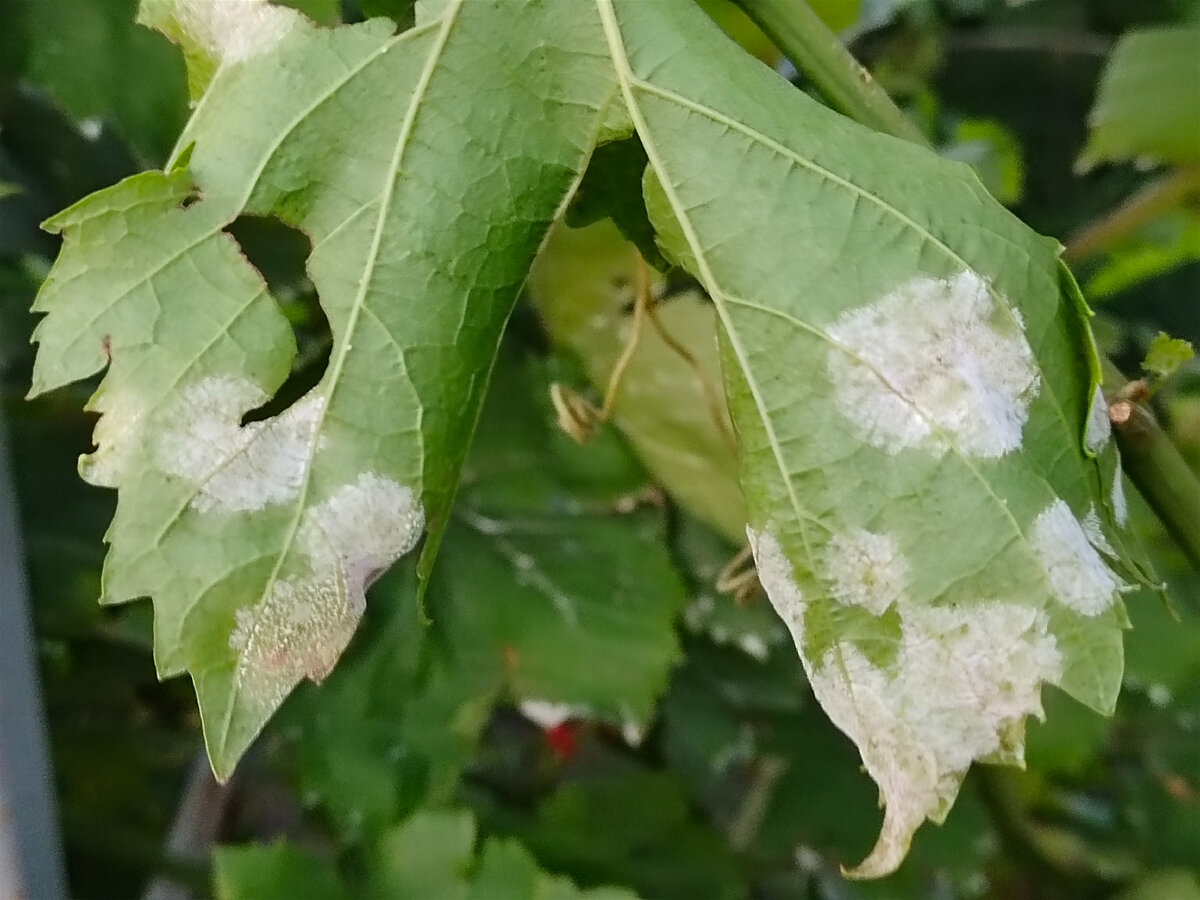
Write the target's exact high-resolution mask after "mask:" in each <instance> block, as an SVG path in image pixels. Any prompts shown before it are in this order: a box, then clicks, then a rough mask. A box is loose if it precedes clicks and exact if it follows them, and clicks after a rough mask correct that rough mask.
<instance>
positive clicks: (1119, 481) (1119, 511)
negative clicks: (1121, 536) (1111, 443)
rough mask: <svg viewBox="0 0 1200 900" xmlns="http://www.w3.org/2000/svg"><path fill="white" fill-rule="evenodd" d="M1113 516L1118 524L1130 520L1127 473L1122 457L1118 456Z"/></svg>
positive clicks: (1113, 486)
mask: <svg viewBox="0 0 1200 900" xmlns="http://www.w3.org/2000/svg"><path fill="white" fill-rule="evenodd" d="M1109 499H1110V500H1111V501H1112V510H1113V516H1114V517H1115V518H1116V520H1117V524H1118V525H1124V524H1125V523H1126V522H1127V521H1129V503H1128V502H1127V501H1126V500H1125V473H1124V472H1122V470H1121V458H1120V457H1117V469H1116V471H1115V472H1113V483H1112V495H1111V497H1110V498H1109Z"/></svg>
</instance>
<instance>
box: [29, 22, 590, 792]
mask: <svg viewBox="0 0 1200 900" xmlns="http://www.w3.org/2000/svg"><path fill="white" fill-rule="evenodd" d="M217 6H218V5H216V4H207V3H201V4H198V5H197V4H194V3H188V2H184V0H179V2H178V3H170V2H165V0H163V2H158V3H154V2H151V3H148V4H147V6H146V8H145V10H144V13H145V14H146V15H152V16H155V17H158V18H156V19H155V20H156V21H158V22H159V23H160V24H162V23H163V21H164V18H163V17H169V18H171V27H170V28H169V29H168V30H169V31H170V32H171V33H172V34H174V35H176V36H177V37H179V38H180V39H181V40H183V41H184V43H185V46H186V47H188V48H190V53H191V57H192V59H191V62H192V65H193V74H194V75H195V74H196V73H197V72H199V71H201V70H200V69H197V68H196V66H199V65H202V64H203V65H207V66H208V69H207V70H206V71H207V73H208V74H206V75H204V76H203V77H201V78H199V80H198V82H197V83H207V89H206V91H205V94H204V96H203V98H202V100H201V102H200V104H199V105H198V107H197V110H196V113H195V115H194V116H193V118H192V120H191V122H190V123H189V125H188V127H187V129H186V130H185V132H184V135H183V136H182V138H181V139H180V146H181V147H186V148H189V149H188V151H187V152H185V153H184V154H182V155H181V158H180V159H178V160H177V164H176V166H175V167H174V168H173V169H172V170H171V171H169V172H167V173H157V172H149V173H144V174H142V175H138V176H134V177H133V178H130V179H127V180H126V181H124V182H121V183H120V184H118V185H116V186H115V187H113V188H110V189H108V190H106V191H102V192H100V193H97V194H94V195H92V196H91V197H89V198H87V199H85V200H84V201H82V202H80V203H79V204H77V205H76V206H74V207H72V208H71V209H69V210H67V211H66V212H64V213H62V214H60V215H58V216H56V217H55V218H53V219H52V220H50V222H48V223H47V227H49V228H51V229H53V230H56V231H61V232H62V233H63V236H64V250H63V253H62V255H61V256H60V258H59V260H58V261H57V263H56V265H55V268H54V270H53V271H52V273H51V275H50V277H49V278H48V279H47V282H46V284H45V286H44V287H43V290H42V292H41V294H40V296H39V299H38V301H37V303H36V309H37V310H38V311H43V312H47V313H48V316H47V317H46V318H45V319H44V320H43V321H42V322H41V323H40V325H39V327H38V330H37V334H36V338H37V340H38V341H39V343H40V348H39V353H38V359H37V365H36V370H35V374H34V382H33V393H34V394H35V395H36V394H38V393H41V392H43V391H46V390H50V389H52V388H54V387H57V386H59V385H62V384H65V383H68V382H71V381H74V380H78V379H81V378H85V377H87V376H89V375H91V374H92V373H94V372H96V371H98V370H100V369H101V368H103V367H104V366H105V365H106V364H107V365H108V372H107V374H106V376H105V378H104V381H103V383H102V384H101V387H100V390H99V391H98V393H97V395H96V396H95V398H94V399H93V402H92V407H93V408H94V409H96V410H97V411H100V412H102V413H103V416H102V418H101V419H100V422H99V425H98V426H97V432H96V441H97V444H98V449H97V451H96V452H95V453H94V454H92V455H91V456H89V457H87V458H85V460H84V461H83V462H82V469H83V472H84V474H85V477H87V478H88V479H89V480H91V481H93V482H94V483H97V484H102V485H107V486H114V487H119V488H120V500H119V503H118V508H117V513H116V516H115V518H114V521H113V524H112V526H111V528H110V530H109V533H108V540H109V541H110V544H111V549H110V552H109V556H108V559H107V561H106V565H105V580H104V596H103V600H104V601H105V602H119V601H123V600H128V599H133V598H136V597H141V596H146V595H150V596H152V597H153V598H154V601H155V612H156V616H155V643H156V654H155V655H156V661H157V665H158V669H159V673H160V675H162V676H164V677H165V676H168V675H172V674H175V673H178V672H181V671H184V670H188V671H190V672H191V673H192V676H193V679H194V681H195V683H196V689H197V694H198V696H199V699H200V709H201V716H202V718H203V721H204V727H205V736H206V741H207V745H208V749H209V754H210V757H211V759H212V762H213V767H214V771H215V772H216V773H217V774H218V776H219V777H222V778H224V777H227V776H228V774H229V773H230V771H231V770H232V768H233V765H234V763H235V762H236V760H237V758H238V757H239V756H240V755H241V753H242V752H243V750H244V749H245V748H246V746H247V745H248V744H249V742H250V741H251V740H252V739H253V737H254V735H255V734H257V733H258V731H259V730H260V729H261V728H262V726H263V724H264V723H265V722H266V720H267V718H268V717H269V716H270V715H271V714H272V713H273V712H274V710H275V709H276V708H277V707H278V705H279V703H280V702H281V701H282V699H283V697H284V696H286V694H287V693H288V692H289V691H290V690H291V689H292V688H293V687H294V686H295V684H296V683H297V682H298V681H300V680H301V679H302V678H304V677H308V678H312V679H314V680H319V679H320V678H322V677H323V676H324V675H325V674H326V673H327V672H328V671H329V669H330V668H331V667H332V666H333V664H334V662H335V661H336V659H337V657H338V655H339V654H340V653H341V650H342V648H343V647H344V646H345V644H346V642H347V641H348V640H349V638H350V635H351V634H352V633H353V630H354V627H355V624H356V623H357V620H358V618H359V615H360V613H361V610H362V606H363V594H362V591H363V588H364V586H365V584H366V583H367V582H369V580H370V579H371V578H372V577H373V576H374V575H375V574H376V573H377V572H379V571H380V570H382V569H384V568H386V567H387V566H388V565H389V564H390V563H391V562H392V561H393V560H395V559H396V558H397V557H398V556H400V555H402V554H403V553H404V552H406V551H407V550H408V549H410V548H411V546H412V545H413V543H414V542H415V541H416V540H417V538H418V536H419V534H420V530H421V526H422V524H423V523H424V522H428V523H429V526H430V540H429V541H428V542H427V543H428V544H429V545H430V546H429V547H427V552H428V553H432V549H431V548H432V547H436V544H437V541H438V539H439V537H440V534H441V530H442V528H443V527H444V525H445V522H446V521H447V513H448V509H449V504H450V500H451V497H452V495H453V491H454V487H455V482H456V480H457V473H458V469H459V466H460V464H461V460H462V458H463V456H464V454H465V452H466V448H467V444H468V441H469V438H470V435H471V432H472V430H473V428H474V424H475V418H476V416H477V411H478V408H479V404H480V401H481V399H482V396H483V392H484V388H485V386H486V384H487V379H488V373H489V370H490V367H491V362H492V359H493V357H494V355H495V352H496V346H497V343H498V340H499V335H500V331H501V328H502V326H503V324H504V321H505V319H506V318H507V316H508V314H509V311H510V309H511V306H512V302H513V299H514V297H515V295H516V292H517V289H518V287H519V285H520V283H521V281H522V280H523V278H524V277H525V274H526V272H527V270H528V267H529V264H530V262H531V261H532V258H533V255H534V252H535V251H536V249H537V247H538V244H539V243H540V242H541V240H542V238H543V235H544V232H545V230H546V228H547V226H548V223H549V222H550V220H551V219H552V218H553V217H554V215H555V213H556V211H557V209H558V207H559V206H560V205H561V204H562V202H563V198H564V196H566V195H567V194H568V193H569V190H570V187H571V185H572V183H573V180H574V179H575V177H576V172H577V171H578V170H579V169H581V168H582V166H583V162H584V159H585V158H586V155H587V153H588V152H589V150H590V148H591V145H592V142H593V137H594V135H595V134H597V133H598V132H599V130H600V128H601V126H602V124H603V122H604V119H605V110H606V107H607V104H608V100H609V99H610V97H611V95H612V86H611V80H612V75H611V71H610V70H609V68H608V67H607V66H606V65H605V64H604V61H603V58H602V57H601V56H600V55H599V54H598V52H597V51H598V50H599V49H600V48H602V46H603V44H602V36H601V34H600V32H599V27H598V24H596V23H594V22H591V21H589V20H583V21H581V20H580V18H579V16H578V15H575V14H573V13H572V12H571V11H570V10H569V9H567V8H566V7H564V6H561V5H553V4H552V5H550V6H547V7H536V8H530V9H529V10H528V11H527V12H526V13H525V14H523V15H522V16H520V17H514V16H512V15H510V14H509V13H508V12H507V11H505V10H498V9H496V8H494V7H492V6H491V5H489V4H479V3H458V2H454V3H449V4H446V5H445V8H444V9H442V10H441V14H440V17H439V18H435V19H432V20H430V21H428V22H426V23H424V24H423V25H422V26H421V27H418V28H416V29H413V30H411V31H408V32H405V33H403V34H401V35H393V34H391V31H390V25H389V23H388V22H387V21H386V20H374V21H371V22H367V23H364V24H362V25H359V26H353V27H342V28H336V29H320V28H316V27H314V26H312V25H311V24H309V23H308V22H307V20H305V19H304V18H303V17H301V16H300V15H299V14H296V13H293V12H290V11H287V10H284V9H277V8H270V9H268V8H266V7H262V6H261V5H260V4H255V3H251V2H248V0H242V2H238V3H236V4H232V3H231V4H220V9H219V10H218V8H217ZM481 45H486V46H488V47H490V48H491V49H492V51H493V52H490V53H487V54H482V55H481V54H480V53H479V47H480V46H481ZM531 58H536V59H537V60H538V64H537V65H536V66H533V67H532V68H522V69H521V70H520V72H519V73H518V72H517V70H516V69H515V68H514V67H516V66H517V65H518V64H519V63H520V62H521V61H523V60H527V59H531ZM464 71H470V72H471V73H472V78H475V79H478V80H479V81H481V82H482V83H488V84H492V85H494V86H498V87H497V89H496V90H492V91H489V92H488V93H487V96H486V97H484V96H483V95H481V94H478V93H475V92H474V91H473V90H468V91H467V92H466V93H464V85H465V82H463V81H462V77H461V73H462V72H464ZM263 98H270V102H269V103H264V99H263ZM367 102H369V103H370V108H369V114H368V113H367V111H366V107H364V106H363V104H364V103H367ZM546 120H553V121H554V122H555V127H554V128H553V129H551V130H546V129H540V128H538V129H532V128H507V127H504V123H508V122H512V121H528V122H542V121H546ZM189 154H190V159H189V160H188V162H187V168H186V169H184V168H182V165H183V158H184V157H188V156H189ZM246 213H249V214H254V215H275V216H277V217H279V218H280V219H282V220H283V221H284V222H286V223H287V224H289V225H292V226H294V227H296V228H300V229H302V230H303V231H304V232H305V233H306V234H307V235H308V236H309V237H310V239H311V240H312V243H313V246H314V248H315V251H314V252H313V254H312V255H311V256H310V258H309V261H308V269H309V274H310V276H311V278H312V281H313V283H314V285H315V286H316V289H317V291H318V292H319V294H320V299H321V303H322V306H323V307H324V309H325V312H326V314H327V316H328V318H329V321H330V323H331V326H332V330H333V334H334V346H333V350H332V354H331V357H330V361H329V366H328V369H327V371H326V373H325V375H324V377H323V378H322V380H321V382H320V383H319V384H318V385H317V387H316V388H314V389H313V390H312V391H311V392H309V394H307V395H306V396H305V397H304V398H302V399H301V400H300V401H299V402H297V403H296V404H294V405H293V406H291V407H290V408H289V409H287V410H286V411H285V412H283V413H282V414H280V415H278V416H276V417H274V418H272V419H270V420H268V421H265V422H256V423H253V424H250V425H246V426H242V425H241V424H240V423H241V422H242V419H243V417H244V416H245V415H246V413H247V412H249V411H250V410H252V409H253V408H255V407H257V406H259V405H260V404H262V403H263V402H264V401H266V400H267V399H268V398H269V397H270V396H271V395H272V394H273V393H274V392H275V390H276V389H277V388H278V387H279V385H280V384H281V383H282V382H283V380H284V378H285V376H286V374H287V372H288V369H289V367H290V364H291V360H292V356H293V354H294V345H293V338H292V335H291V332H290V328H289V326H288V324H287V322H286V321H285V320H284V318H283V316H282V315H281V314H280V312H279V310H278V308H277V306H276V304H275V302H274V301H273V300H272V298H271V297H270V296H269V295H268V294H267V292H266V290H265V288H264V285H263V283H262V280H261V278H260V277H259V275H258V273H257V272H255V271H254V269H253V268H251V267H250V266H249V265H248V264H247V262H246V260H245V259H244V258H243V257H242V256H241V255H240V254H239V253H238V248H237V247H236V245H235V244H234V243H233V241H232V240H231V239H230V237H229V235H228V234H227V233H226V232H225V231H224V229H225V228H226V227H227V226H228V225H229V224H230V223H231V222H232V221H233V220H234V219H235V218H236V217H237V216H239V215H242V214H246ZM110 360H111V362H110Z"/></svg>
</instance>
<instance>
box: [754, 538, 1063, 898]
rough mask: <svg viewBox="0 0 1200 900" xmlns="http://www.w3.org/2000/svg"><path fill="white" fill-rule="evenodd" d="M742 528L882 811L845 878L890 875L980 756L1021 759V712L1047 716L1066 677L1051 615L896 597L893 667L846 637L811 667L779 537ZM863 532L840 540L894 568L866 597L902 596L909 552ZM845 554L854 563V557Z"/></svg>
mask: <svg viewBox="0 0 1200 900" xmlns="http://www.w3.org/2000/svg"><path fill="white" fill-rule="evenodd" d="M747 534H748V536H749V538H750V545H751V547H752V548H753V550H754V554H755V561H756V563H757V565H758V572H759V580H760V581H761V582H762V584H763V587H764V588H765V589H766V592H767V596H768V598H769V599H770V601H771V603H772V605H773V606H774V607H775V609H776V610H777V611H778V612H779V615H780V616H781V617H782V618H783V620H784V622H785V623H786V624H787V626H788V629H789V631H791V634H792V638H793V640H794V641H795V644H796V649H797V650H798V651H799V652H800V658H801V661H802V662H803V664H804V668H805V671H806V672H807V673H808V676H809V681H810V683H811V685H812V689H813V693H814V694H815V695H816V698H817V700H818V701H819V702H820V703H821V706H822V707H823V708H824V709H825V711H826V712H827V713H828V714H829V717H830V719H831V720H832V721H833V722H834V724H835V725H837V726H838V728H840V729H841V730H842V731H844V732H845V733H846V734H847V735H848V736H849V737H850V738H851V739H852V740H853V741H854V743H855V744H856V745H857V746H858V748H859V752H860V753H861V754H862V759H863V764H864V766H865V767H866V769H867V772H868V773H869V774H870V776H871V777H872V778H873V779H874V781H875V782H876V784H878V785H879V789H880V795H881V798H882V801H883V803H884V804H885V806H886V812H885V815H884V824H883V829H882V831H881V832H880V836H879V840H878V842H877V843H876V846H875V848H874V849H873V850H872V851H871V854H870V856H868V858H867V859H866V860H865V861H864V862H863V863H862V864H861V865H859V866H857V867H856V868H855V869H854V870H853V871H852V872H851V873H850V874H853V875H854V876H856V877H862V878H872V877H878V876H881V875H886V874H888V873H889V872H891V871H893V870H894V869H895V868H896V866H898V865H899V864H900V861H901V860H902V859H903V858H904V855H905V853H907V851H908V846H909V843H910V841H911V840H912V836H913V834H914V832H915V831H916V830H917V828H918V827H919V826H920V825H921V823H922V822H924V821H925V819H926V818H929V819H932V820H934V821H939V822H940V821H941V820H942V818H943V817H944V816H945V814H946V812H947V811H948V810H949V808H950V805H951V804H952V803H953V801H954V798H955V796H956V795H957V793H958V788H959V785H960V784H961V783H962V779H963V777H964V776H965V774H966V772H967V769H968V768H969V767H970V765H971V763H972V762H973V761H974V760H977V759H992V760H994V761H998V762H1018V763H1019V762H1021V761H1022V759H1023V754H1024V721H1025V717H1026V716H1029V715H1036V716H1039V717H1041V715H1042V706H1041V684H1042V682H1050V683H1057V682H1058V681H1059V679H1060V678H1061V676H1062V656H1061V654H1060V653H1059V651H1058V647H1057V642H1056V641H1055V638H1054V636H1053V635H1051V634H1050V632H1049V619H1048V617H1047V616H1046V614H1045V613H1044V612H1042V611H1041V610H1039V609H1037V608H1035V607H1032V606H1024V605H1020V604H1016V603H1005V602H1000V601H997V600H991V599H989V600H983V601H980V602H979V603H974V604H971V605H962V606H917V607H914V606H913V605H912V604H909V603H904V602H899V603H897V604H896V609H897V611H898V612H899V615H900V626H901V638H900V644H899V647H898V648H897V653H896V658H895V661H894V663H892V664H891V665H890V666H889V667H888V668H887V669H886V670H884V669H880V668H879V667H877V666H875V665H874V664H873V663H872V662H871V661H870V660H868V659H867V657H866V656H865V655H864V654H863V652H862V651H861V650H860V649H859V648H858V646H856V645H855V644H854V643H853V642H850V641H842V642H839V643H837V644H836V645H834V646H833V647H832V648H830V649H829V650H828V651H826V653H825V654H824V656H823V657H822V659H821V661H820V663H819V665H816V666H814V665H813V664H812V662H811V660H809V659H808V658H807V657H806V656H805V651H804V628H803V622H804V609H805V605H804V602H803V599H802V597H801V594H800V589H799V587H798V586H797V585H796V582H795V579H794V577H793V575H792V569H791V566H790V564H789V563H788V561H787V558H786V557H785V556H784V554H783V550H782V548H781V546H780V544H779V542H778V540H776V539H775V538H774V537H773V536H772V535H771V534H770V532H769V531H767V530H763V531H761V532H758V533H756V532H754V531H752V530H750V529H747ZM861 534H868V533H867V532H863V533H861ZM861 534H860V535H858V536H857V537H858V540H857V541H855V540H851V541H846V540H845V539H843V540H842V543H843V544H848V545H849V546H851V547H853V548H854V550H853V553H862V552H864V551H869V552H870V553H871V555H872V560H873V561H874V562H875V563H877V564H878V563H881V564H882V565H881V567H880V568H879V570H880V571H882V572H885V573H887V574H886V577H884V578H883V579H881V581H880V582H879V583H880V584H882V585H884V588H883V591H882V593H880V594H877V595H876V596H875V597H872V598H871V600H870V602H871V603H872V604H873V605H875V606H879V602H878V601H879V599H880V598H881V597H884V596H893V597H894V598H895V600H900V599H901V597H900V595H899V594H898V593H896V592H897V591H902V586H903V577H904V572H905V571H906V570H905V568H904V567H903V558H902V557H900V556H899V555H898V554H896V548H895V546H894V543H893V542H892V541H891V540H890V539H888V538H886V537H885V536H881V535H873V536H872V537H873V538H874V540H867V541H864V540H862V539H861ZM879 538H882V540H879ZM831 543H832V541H831ZM827 553H828V551H827ZM838 553H840V554H843V559H842V560H841V561H842V562H845V563H847V564H849V563H850V561H851V558H852V552H849V551H838ZM834 555H835V556H836V555H838V554H834ZM898 586H899V587H898ZM859 587H861V585H859ZM864 605H865V604H864ZM883 608H886V604H884V605H883V607H881V609H883Z"/></svg>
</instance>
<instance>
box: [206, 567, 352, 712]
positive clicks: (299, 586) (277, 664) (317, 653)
mask: <svg viewBox="0 0 1200 900" xmlns="http://www.w3.org/2000/svg"><path fill="white" fill-rule="evenodd" d="M349 599H350V598H345V597H344V596H343V594H342V591H341V590H340V585H339V579H338V577H337V574H336V573H334V572H326V573H324V574H322V575H314V576H311V577H307V578H287V579H282V580H279V581H276V582H275V583H274V584H273V585H272V586H271V590H270V592H269V593H268V594H267V597H266V599H265V600H263V601H262V602H261V603H260V604H259V605H258V606H257V607H255V608H254V609H252V610H251V609H240V610H238V611H237V614H236V627H235V628H234V631H233V633H232V634H231V635H230V637H229V646H230V647H231V648H232V649H234V650H236V651H237V652H238V666H237V681H238V687H239V689H240V691H241V693H242V695H243V696H244V697H245V698H246V700H247V702H248V703H249V705H250V706H251V707H253V708H255V709H259V710H263V711H267V712H269V711H272V710H274V709H275V708H276V707H277V706H279V704H280V703H282V702H283V700H284V698H285V697H286V696H287V695H288V694H289V693H290V692H291V690H292V688H294V687H295V686H296V685H297V684H299V683H300V681H301V679H303V678H310V679H312V680H313V681H321V680H322V679H323V678H324V677H325V676H326V675H328V674H329V672H330V670H331V669H333V666H334V664H335V663H336V662H337V661H338V658H339V657H340V656H341V655H342V651H343V650H345V649H346V645H347V644H348V643H349V642H350V638H351V637H352V636H353V634H354V630H355V628H357V627H358V621H359V619H360V618H361V617H362V612H363V603H362V602H361V596H360V597H359V598H357V602H347V600H349Z"/></svg>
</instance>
